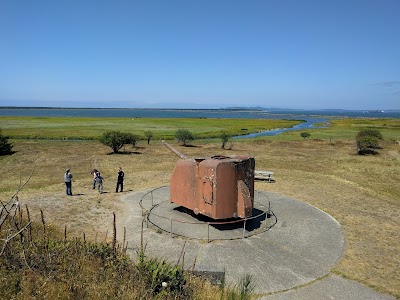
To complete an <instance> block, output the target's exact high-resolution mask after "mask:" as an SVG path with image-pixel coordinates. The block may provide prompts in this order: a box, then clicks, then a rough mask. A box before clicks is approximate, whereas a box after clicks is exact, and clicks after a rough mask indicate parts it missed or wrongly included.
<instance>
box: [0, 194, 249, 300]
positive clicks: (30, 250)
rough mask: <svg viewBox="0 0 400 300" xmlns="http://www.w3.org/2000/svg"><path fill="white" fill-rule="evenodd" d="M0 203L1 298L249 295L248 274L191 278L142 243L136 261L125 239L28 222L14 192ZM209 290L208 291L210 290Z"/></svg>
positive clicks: (42, 219)
mask: <svg viewBox="0 0 400 300" xmlns="http://www.w3.org/2000/svg"><path fill="white" fill-rule="evenodd" d="M1 205H2V207H1V208H0V241H2V244H1V245H0V247H1V252H0V294H1V295H2V297H3V298H5V299H15V298H16V299H27V298H54V299H242V300H245V299H250V293H251V292H252V289H253V286H252V284H251V277H250V276H247V277H245V278H244V279H243V280H242V281H240V283H239V285H238V286H237V287H236V286H235V287H234V288H233V289H228V290H227V291H226V292H225V290H224V289H221V290H220V289H219V288H217V287H213V286H211V285H209V284H207V282H206V281H205V280H204V279H202V278H194V277H193V276H192V275H190V274H189V273H188V272H186V271H185V270H184V269H183V263H182V264H180V263H179V262H178V263H177V264H176V265H172V264H170V263H168V262H166V261H160V260H158V259H156V258H148V257H146V255H145V252H144V249H143V247H141V249H140V251H139V253H138V254H139V255H138V261H137V262H136V263H135V262H134V261H133V260H131V259H130V257H129V256H128V255H127V254H126V244H125V241H124V243H123V244H122V245H117V244H116V239H115V236H116V228H115V223H116V220H115V214H114V228H113V229H114V230H113V239H112V243H111V244H108V243H106V242H103V243H94V242H89V241H86V239H85V235H84V238H83V239H79V238H72V239H71V238H68V237H67V231H66V229H65V230H64V232H63V233H61V232H59V231H58V230H57V229H56V228H54V227H51V226H48V225H47V224H46V220H45V216H44V214H43V212H41V222H32V220H30V214H29V210H28V207H26V209H25V211H26V213H25V214H24V213H23V209H21V207H20V205H19V203H18V197H17V196H14V197H13V199H12V201H11V202H10V203H7V204H4V203H3V202H1ZM210 290H211V291H212V292H210Z"/></svg>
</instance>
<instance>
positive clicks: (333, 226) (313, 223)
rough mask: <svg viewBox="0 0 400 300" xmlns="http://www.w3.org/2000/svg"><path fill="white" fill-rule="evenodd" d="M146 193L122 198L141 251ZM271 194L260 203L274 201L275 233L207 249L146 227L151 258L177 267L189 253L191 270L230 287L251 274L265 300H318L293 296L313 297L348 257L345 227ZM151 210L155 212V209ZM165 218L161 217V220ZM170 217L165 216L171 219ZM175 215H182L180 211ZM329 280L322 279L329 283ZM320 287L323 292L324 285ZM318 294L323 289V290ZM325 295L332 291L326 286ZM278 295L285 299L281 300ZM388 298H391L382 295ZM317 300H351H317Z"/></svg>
mask: <svg viewBox="0 0 400 300" xmlns="http://www.w3.org/2000/svg"><path fill="white" fill-rule="evenodd" d="M145 193H146V191H144V192H135V193H129V194H126V195H123V196H122V198H121V199H122V201H123V202H124V203H125V204H126V212H125V216H124V218H123V222H122V224H120V223H119V224H118V227H120V226H124V227H126V230H127V240H128V241H129V245H131V246H132V245H134V246H135V247H137V246H138V245H140V233H141V224H142V220H143V218H142V210H141V208H140V206H139V201H140V199H141V198H142V197H143V195H144V194H145ZM266 194H267V196H268V197H267V198H265V199H264V200H261V199H259V201H266V203H262V204H264V205H265V206H268V201H270V202H271V208H272V210H273V212H274V214H275V215H276V218H277V220H276V224H275V226H273V227H272V228H270V229H269V230H267V231H265V232H263V233H260V234H258V235H255V236H252V237H249V238H245V239H237V240H217V241H212V242H210V243H207V242H205V241H204V240H200V241H199V240H193V239H186V238H181V237H171V235H170V234H168V233H165V232H163V231H160V230H158V231H156V230H154V228H153V229H152V228H146V227H145V229H144V242H145V244H146V254H147V255H150V256H152V255H154V256H157V257H160V258H164V259H166V260H168V261H170V262H172V263H176V262H177V261H178V259H179V257H180V256H181V254H182V252H184V265H185V268H193V269H194V270H197V271H207V272H211V273H213V272H215V273H220V272H225V274H226V280H227V282H228V283H236V282H237V281H238V280H239V279H240V278H241V277H243V276H244V275H245V274H250V275H252V277H253V282H254V283H255V285H256V292H257V293H261V294H264V295H265V296H264V297H263V299H314V298H307V294H305V296H304V297H305V298H301V297H300V294H299V293H298V291H297V289H296V291H295V292H293V293H294V294H292V295H291V294H287V293H288V291H289V290H292V289H294V288H296V287H301V286H306V287H305V288H304V289H306V290H305V293H307V289H308V290H309V289H310V287H309V285H307V284H308V283H312V282H314V281H316V280H317V279H320V278H323V277H324V276H326V275H327V274H329V272H330V270H331V268H332V267H333V266H334V265H335V264H336V262H337V261H338V260H339V259H340V258H341V256H342V254H343V251H344V236H343V232H342V229H341V226H340V224H339V223H338V222H337V221H336V220H335V219H334V218H332V217H331V216H329V215H328V214H326V213H324V212H323V211H321V210H319V209H318V208H316V207H313V206H311V205H308V204H306V203H303V202H300V201H297V200H294V199H290V198H288V197H285V196H282V195H278V194H273V193H266ZM168 197H169V188H168V187H163V188H160V189H159V190H158V191H157V193H155V194H154V195H153V198H157V199H155V200H154V201H158V202H161V201H164V200H166V199H168ZM149 205H150V206H151V203H149ZM163 207H164V208H163V209H165V210H169V209H171V207H169V206H165V205H164V206H163ZM160 212H161V211H158V214H159V213H160ZM169 213H170V212H168V211H166V212H165V214H166V215H167V216H168V215H169ZM175 213H177V212H176V210H175V211H174V214H175ZM178 213H181V214H185V213H184V212H178ZM199 228H201V227H197V226H193V227H187V228H186V230H189V231H192V233H193V234H194V235H195V236H197V235H200V234H202V233H196V230H202V231H203V229H199ZM135 247H134V248H133V249H131V254H132V255H135V254H136V252H135ZM328 277H329V278H331V279H330V280H331V282H333V285H332V284H331V286H332V289H334V286H335V285H336V286H340V284H339V285H338V284H337V282H340V281H341V280H342V279H341V278H337V276H335V277H330V276H328ZM332 278H333V279H332ZM325 280H326V279H322V281H324V282H325ZM343 280H344V281H346V280H345V279H343ZM316 282H319V281H316ZM346 282H347V281H346ZM315 284H316V283H313V284H311V285H310V286H314V285H315ZM319 285H320V286H321V283H320V282H319ZM328 285H329V283H328ZM360 286H361V287H362V288H364V286H362V285H360ZM316 288H317V289H318V285H316ZM322 289H326V287H323V286H322ZM302 290H303V288H300V290H299V291H302ZM370 291H372V290H370ZM280 292H285V293H280ZM320 292H322V293H323V292H324V291H323V290H321V291H320ZM339 292H340V289H339ZM268 294H269V295H268ZM278 295H281V297H283V298H279V297H278ZM286 296H287V297H286ZM292 296H293V297H294V298H293V297H292ZM338 296H339V295H338ZM285 297H286V298H285ZM382 297H386V296H384V295H382ZM315 299H346V298H345V297H342V298H318V297H317V298H315ZM354 299H358V298H354ZM360 299H361V298H360ZM364 299H369V298H364ZM371 299H373V298H371ZM376 299H381V298H376ZM382 299H391V298H382Z"/></svg>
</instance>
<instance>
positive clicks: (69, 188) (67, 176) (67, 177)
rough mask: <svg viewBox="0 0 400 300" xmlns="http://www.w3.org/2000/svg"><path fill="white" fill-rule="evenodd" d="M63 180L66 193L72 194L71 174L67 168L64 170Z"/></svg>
mask: <svg viewBox="0 0 400 300" xmlns="http://www.w3.org/2000/svg"><path fill="white" fill-rule="evenodd" d="M64 182H65V186H66V192H67V195H68V196H72V174H71V172H70V170H69V169H66V170H65V174H64Z"/></svg>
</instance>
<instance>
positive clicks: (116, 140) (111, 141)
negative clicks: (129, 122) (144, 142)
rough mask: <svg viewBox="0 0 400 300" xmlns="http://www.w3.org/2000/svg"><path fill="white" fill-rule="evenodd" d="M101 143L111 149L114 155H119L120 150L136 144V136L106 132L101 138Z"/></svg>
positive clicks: (118, 132)
mask: <svg viewBox="0 0 400 300" xmlns="http://www.w3.org/2000/svg"><path fill="white" fill-rule="evenodd" d="M99 141H100V143H102V144H103V145H106V146H108V147H110V148H111V149H112V150H113V152H114V153H118V150H119V149H121V148H122V146H123V145H125V144H133V143H136V140H135V138H134V135H132V134H130V133H123V132H120V131H106V132H104V133H103V135H102V136H101V137H100V139H99Z"/></svg>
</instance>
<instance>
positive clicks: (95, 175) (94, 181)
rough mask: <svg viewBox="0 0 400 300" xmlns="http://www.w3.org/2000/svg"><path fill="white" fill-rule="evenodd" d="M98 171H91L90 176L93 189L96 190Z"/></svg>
mask: <svg viewBox="0 0 400 300" xmlns="http://www.w3.org/2000/svg"><path fill="white" fill-rule="evenodd" d="M98 173H99V171H98V170H97V169H93V170H92V171H91V172H90V174H92V175H93V189H96V177H97V174H98Z"/></svg>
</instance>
